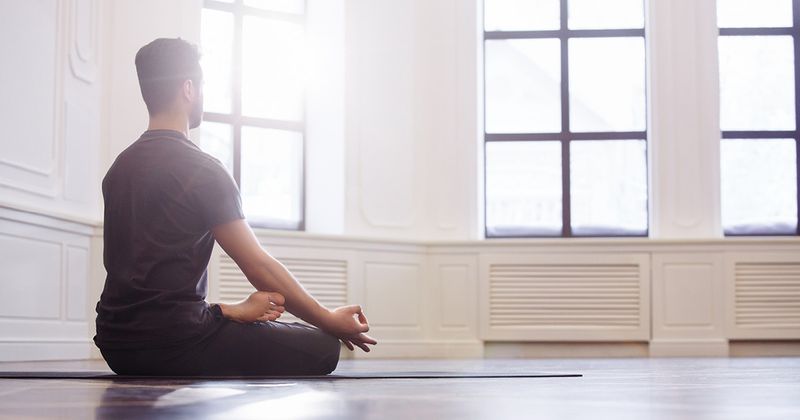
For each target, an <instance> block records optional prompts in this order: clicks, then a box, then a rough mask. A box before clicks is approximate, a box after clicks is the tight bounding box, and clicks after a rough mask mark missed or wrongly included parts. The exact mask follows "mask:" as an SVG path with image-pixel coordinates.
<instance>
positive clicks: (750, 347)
mask: <svg viewBox="0 0 800 420" xmlns="http://www.w3.org/2000/svg"><path fill="white" fill-rule="evenodd" d="M730 356H731V357H800V340H774V341H766V340H761V341H749V340H748V341H731V343H730Z"/></svg>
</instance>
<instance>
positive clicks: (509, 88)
mask: <svg viewBox="0 0 800 420" xmlns="http://www.w3.org/2000/svg"><path fill="white" fill-rule="evenodd" d="M560 50H561V47H560V44H559V41H558V40H557V39H511V40H497V41H494V40H491V41H486V58H485V59H486V110H485V112H486V132H488V133H515V132H516V133H535V132H540V133H542V132H543V133H555V132H560V131H561V96H560V94H561V73H560V68H561V59H560V56H559V54H560Z"/></svg>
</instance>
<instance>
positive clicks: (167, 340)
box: [94, 38, 376, 376]
mask: <svg viewBox="0 0 800 420" xmlns="http://www.w3.org/2000/svg"><path fill="white" fill-rule="evenodd" d="M136 70H137V74H138V76H139V84H140V87H141V91H142V96H143V97H144V101H145V104H146V105H147V110H148V113H149V114H150V124H149V127H148V129H147V131H145V132H144V134H142V136H141V137H140V138H139V139H138V140H136V141H135V142H134V143H133V144H131V145H130V146H129V147H128V148H127V149H125V150H124V151H123V152H122V153H120V154H119V156H118V157H117V158H116V160H115V161H114V163H113V164H112V165H111V168H110V169H109V170H108V173H107V174H106V176H105V178H104V179H103V184H102V189H103V199H104V203H105V215H104V216H105V222H104V233H103V235H104V241H105V242H104V247H105V248H104V255H103V259H104V264H105V267H106V272H107V277H106V282H105V287H104V288H103V293H102V295H101V297H100V301H99V302H98V303H97V307H96V309H97V334H96V335H95V337H94V341H95V343H96V344H97V346H98V347H99V348H100V351H101V353H102V355H103V357H104V358H105V360H106V361H107V362H108V364H109V366H110V367H111V369H112V370H114V372H116V373H118V374H128V375H187V376H192V375H205V376H213V375H320V374H327V373H330V372H331V371H333V370H334V369H335V368H336V365H337V363H338V361H339V340H341V341H342V342H343V343H344V344H345V345H346V346H347V347H348V348H349V349H350V350H353V349H354V347H360V348H361V349H362V350H364V351H369V350H370V349H369V347H368V345H374V344H376V341H375V340H374V339H372V338H371V337H369V336H368V335H366V334H365V333H366V332H367V331H368V330H369V325H368V323H367V318H366V317H365V316H364V312H363V311H362V310H361V307H359V306H358V305H352V306H344V307H341V308H338V309H335V310H328V309H326V308H325V307H323V306H322V305H321V304H320V303H319V302H318V301H317V300H316V299H314V297H312V296H311V295H310V294H309V293H308V292H307V291H306V290H305V289H304V288H303V287H302V286H301V285H300V284H299V283H298V282H297V280H296V279H295V278H294V277H293V276H292V274H291V273H289V271H288V270H287V269H286V268H285V267H284V266H283V265H282V264H281V263H280V262H278V261H276V260H275V259H274V258H272V257H271V256H270V255H269V254H268V253H267V252H265V251H264V250H263V249H262V248H261V246H260V245H259V243H258V241H257V239H256V237H255V235H254V234H253V231H252V230H251V229H250V226H249V225H248V224H247V222H246V221H245V220H244V215H243V213H242V206H241V198H240V196H239V190H238V188H237V186H236V183H235V182H234V180H233V179H232V178H231V176H230V175H229V174H228V172H227V171H226V170H225V168H224V167H223V165H222V164H221V163H220V162H219V161H218V160H217V159H215V158H213V157H211V156H210V155H208V154H206V153H204V152H202V151H201V150H200V149H199V148H198V147H197V146H196V145H194V143H192V142H191V141H189V139H188V138H187V135H188V131H189V129H190V128H194V127H197V126H198V125H199V124H200V121H201V119H202V114H203V89H202V71H201V68H200V64H199V53H198V51H197V48H196V47H195V46H193V45H191V44H189V43H187V42H186V41H183V40H181V39H165V38H160V39H157V40H155V41H153V42H151V43H150V44H147V45H145V46H144V47H142V48H141V49H140V50H139V52H138V53H137V54H136ZM215 240H216V242H218V243H219V244H220V246H221V247H222V248H223V249H224V250H225V252H226V253H227V254H228V255H230V256H231V258H233V260H234V261H235V262H236V264H237V265H238V266H239V267H240V268H241V270H242V272H243V273H244V274H245V276H246V277H247V279H248V280H249V281H250V283H252V284H253V286H254V287H255V288H256V289H257V290H258V291H256V292H254V293H253V294H251V295H250V296H249V297H248V298H247V299H245V300H243V301H241V302H239V303H235V304H209V303H208V302H206V300H205V298H206V290H207V266H208V261H209V258H210V256H211V250H212V248H213V246H214V241H215ZM284 310H288V311H289V312H291V313H292V314H294V315H296V316H297V317H299V318H301V319H303V320H304V321H306V322H307V323H309V324H311V325H313V326H309V325H305V324H299V323H291V324H290V323H283V322H280V321H276V319H277V318H278V317H280V315H281V314H282V313H283V312H284ZM314 326H315V327H314Z"/></svg>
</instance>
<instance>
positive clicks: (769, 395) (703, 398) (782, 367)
mask: <svg viewBox="0 0 800 420" xmlns="http://www.w3.org/2000/svg"><path fill="white" fill-rule="evenodd" d="M105 368H106V367H105V364H104V363H103V362H102V361H60V362H27V363H23V362H15V363H0V371H11V370H40V371H53V370H70V371H79V370H102V369H105ZM374 371H387V372H414V371H450V372H458V371H471V372H507V373H518V372H526V371H535V372H576V373H582V374H583V375H584V376H583V377H579V378H575V377H568V378H531V379H526V378H510V379H502V378H501V379H487V378H442V379H374V380H373V379H358V380H331V381H326V380H314V381H303V380H241V381H236V380H234V381H231V380H226V381H214V380H174V381H164V380H141V381H139V380H126V381H116V382H115V381H108V380H69V379H64V380H60V379H59V380H38V379H27V380H17V379H2V380H0V418H15V419H16V418H92V417H96V418H115V419H117V418H149V419H150V418H220V419H222V418H224V419H247V418H280V419H305V418H326V419H361V418H365V419H366V418H377V419H444V418H454V419H511V418H525V419H537V418H543V419H545V418H547V419H551V418H591V419H645V418H649V419H692V418H702V419H753V418H758V419H797V418H800V358H778V357H776V358H671V359H543V360H519V359H512V360H343V361H342V362H341V364H340V366H339V368H338V369H337V371H336V372H335V373H337V374H342V375H350V374H358V373H359V372H362V373H363V372H374Z"/></svg>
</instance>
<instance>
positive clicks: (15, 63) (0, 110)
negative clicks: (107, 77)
mask: <svg viewBox="0 0 800 420" xmlns="http://www.w3.org/2000/svg"><path fill="white" fill-rule="evenodd" d="M101 13H102V8H101V4H100V2H93V1H89V0H73V1H69V2H67V1H61V2H56V1H5V2H3V3H2V4H0V56H2V57H3V60H4V61H3V65H2V66H0V81H2V82H1V83H2V91H3V94H2V95H0V125H2V127H3V134H2V136H1V137H0V266H2V267H3V270H2V272H0V307H2V308H3V309H2V310H0V360H8V359H14V358H23V357H27V358H48V357H49V358H52V357H61V358H77V357H86V356H88V354H89V343H88V337H87V334H88V324H89V308H88V306H89V297H88V288H89V280H88V279H89V274H88V273H89V271H90V269H91V268H90V267H91V266H90V237H91V235H92V232H93V226H94V225H95V224H96V223H97V222H98V221H99V220H100V219H101V208H100V202H99V200H98V197H99V192H100V183H99V179H100V176H101V173H100V170H101V166H102V163H101V152H100V150H101V139H100V126H99V120H100V115H101V94H102V82H101V80H102V78H101V71H100V68H99V67H100V63H101V61H102V60H103V51H102V48H100V39H101V33H100V26H99V23H100V20H101V19H100V15H101Z"/></svg>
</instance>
